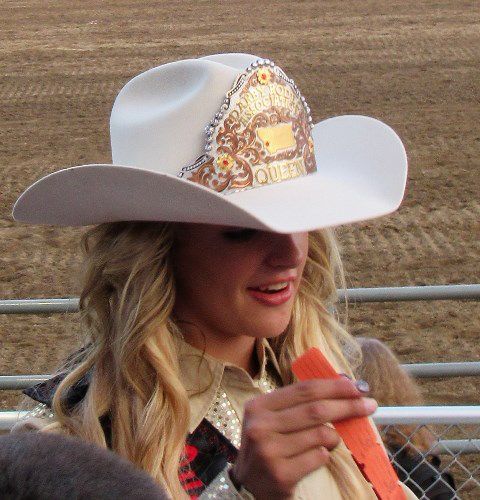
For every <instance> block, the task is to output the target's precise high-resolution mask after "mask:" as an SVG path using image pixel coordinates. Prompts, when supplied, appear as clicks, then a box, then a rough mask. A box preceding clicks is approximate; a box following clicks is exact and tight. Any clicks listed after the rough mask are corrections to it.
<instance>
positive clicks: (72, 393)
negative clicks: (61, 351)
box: [23, 373, 90, 408]
mask: <svg viewBox="0 0 480 500" xmlns="http://www.w3.org/2000/svg"><path fill="white" fill-rule="evenodd" d="M67 375H68V373H60V374H58V375H55V377H52V378H49V379H48V380H45V382H41V383H39V384H37V385H34V386H33V387H29V388H28V389H25V390H24V391H23V394H25V395H26V396H28V397H29V398H32V399H34V400H35V401H38V402H39V403H43V404H44V405H47V406H48V407H49V408H51V407H52V401H53V396H54V394H55V391H56V390H57V387H58V386H59V385H60V383H61V382H62V380H63V379H64V378H65V377H66V376H67ZM89 379H90V377H89V374H87V375H85V376H84V377H82V378H81V379H80V380H79V381H78V382H76V383H75V384H74V385H73V386H72V387H71V388H70V389H69V391H68V392H67V395H66V398H65V403H64V404H65V407H66V408H73V407H74V406H75V405H77V404H78V403H80V401H82V399H83V398H84V397H85V395H86V394H87V390H88V384H89Z"/></svg>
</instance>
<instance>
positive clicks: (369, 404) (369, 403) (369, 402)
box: [363, 398, 378, 413]
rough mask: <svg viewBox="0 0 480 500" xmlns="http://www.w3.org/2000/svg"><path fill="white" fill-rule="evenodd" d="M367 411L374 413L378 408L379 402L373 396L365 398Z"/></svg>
mask: <svg viewBox="0 0 480 500" xmlns="http://www.w3.org/2000/svg"><path fill="white" fill-rule="evenodd" d="M363 402H364V404H365V410H366V411H367V413H373V412H374V411H375V410H376V409H377V408H378V403H377V402H376V401H375V400H374V399H372V398H363Z"/></svg>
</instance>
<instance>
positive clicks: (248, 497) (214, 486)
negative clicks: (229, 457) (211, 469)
mask: <svg viewBox="0 0 480 500" xmlns="http://www.w3.org/2000/svg"><path fill="white" fill-rule="evenodd" d="M231 467H232V465H231V464H228V465H227V466H226V467H225V468H224V469H223V470H222V472H220V474H218V476H217V477H216V478H215V479H214V480H213V481H212V482H211V483H210V484H209V485H208V487H207V489H206V490H205V491H204V492H203V493H202V495H201V496H200V498H221V499H223V500H235V499H237V500H238V499H241V500H254V497H253V495H252V494H251V493H250V492H248V491H247V490H246V489H245V488H241V490H240V491H238V490H237V489H236V488H235V485H234V484H233V483H232V481H231V479H230V476H229V474H228V471H229V470H230V468H231Z"/></svg>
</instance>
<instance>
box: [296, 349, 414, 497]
mask: <svg viewBox="0 0 480 500" xmlns="http://www.w3.org/2000/svg"><path fill="white" fill-rule="evenodd" d="M292 371H293V373H294V374H295V375H296V376H297V377H298V379H299V380H310V379H314V378H320V379H334V378H340V377H341V375H339V374H338V373H337V372H336V371H335V370H334V369H333V367H332V365H331V364H330V363H329V362H328V360H327V358H326V357H325V356H324V355H323V354H322V353H321V352H320V351H319V350H318V349H316V348H314V347H312V348H311V349H309V350H308V351H307V352H306V353H305V354H303V355H302V356H300V357H299V358H298V359H296V360H295V361H294V362H293V364H292ZM333 426H334V427H335V430H336V431H337V432H338V435H339V436H340V437H341V438H342V440H343V442H344V443H345V445H346V447H347V448H348V449H349V450H350V452H351V454H352V457H353V459H354V460H355V462H356V464H357V465H358V468H359V469H360V471H361V472H362V474H363V475H364V477H365V479H366V480H367V481H368V482H369V483H370V484H371V485H372V487H373V490H374V491H375V494H376V495H377V497H378V498H379V499H380V500H405V499H406V498H407V497H406V495H405V492H404V491H403V489H402V487H401V486H400V484H399V482H398V477H397V475H396V474H395V471H394V470H393V467H392V465H391V463H390V460H389V459H388V456H387V454H386V453H385V450H384V448H383V447H382V445H381V444H380V443H379V442H378V441H377V436H376V434H375V432H374V430H373V429H372V426H371V425H370V422H369V420H368V418H367V417H358V418H349V419H347V420H342V421H340V422H333Z"/></svg>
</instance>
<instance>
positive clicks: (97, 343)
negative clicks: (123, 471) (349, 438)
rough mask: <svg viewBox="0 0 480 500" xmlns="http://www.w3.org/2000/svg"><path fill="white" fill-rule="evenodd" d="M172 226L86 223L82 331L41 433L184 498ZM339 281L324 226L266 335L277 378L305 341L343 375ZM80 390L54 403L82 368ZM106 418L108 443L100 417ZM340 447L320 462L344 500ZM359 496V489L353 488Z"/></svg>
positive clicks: (184, 401) (349, 345) (287, 376)
mask: <svg viewBox="0 0 480 500" xmlns="http://www.w3.org/2000/svg"><path fill="white" fill-rule="evenodd" d="M173 242H174V225H173V224H171V223H160V222H115V223H105V224H101V225H99V226H95V227H94V228H92V229H89V230H88V231H87V232H86V233H85V235H84V237H83V239H82V247H83V250H84V253H85V264H84V278H83V279H84V281H83V291H82V293H81V296H80V312H81V328H82V330H83V331H84V332H85V334H86V337H87V339H88V346H87V348H86V349H85V350H83V351H82V353H81V354H80V356H79V358H78V359H77V360H74V368H73V370H71V371H70V373H69V374H68V375H67V376H66V377H65V379H64V380H63V381H62V383H61V384H60V386H59V387H58V389H57V391H56V393H55V396H54V398H53V411H54V414H55V421H54V422H53V423H52V424H50V425H48V426H46V427H45V428H44V430H45V431H57V432H64V433H67V434H71V435H76V436H79V437H81V438H83V439H85V440H87V441H90V442H92V443H94V444H97V445H98V446H101V447H106V446H107V445H110V446H111V448H112V449H113V451H115V452H117V453H118V454H120V455H121V456H123V457H125V458H127V459H129V460H130V461H132V462H133V463H134V464H136V465H137V466H138V467H139V468H141V469H143V470H145V471H147V472H148V473H149V474H151V476H153V478H154V479H155V480H156V481H157V482H158V483H159V484H161V485H162V486H163V487H165V488H166V490H167V491H168V492H169V494H170V495H172V496H173V497H174V498H182V497H185V498H186V494H185V493H184V492H183V489H182V486H181V484H180V481H179V479H178V466H179V463H180V460H181V457H182V453H183V449H184V445H185V438H186V436H187V432H188V423H189V414H190V412H189V403H188V396H187V393H186V390H185V388H184V387H183V385H182V382H181V379H180V369H179V360H178V352H179V347H178V342H179V341H180V340H181V330H180V328H179V327H178V326H177V325H176V324H175V322H174V320H173V318H172V311H173V306H174V302H175V282H174V276H173V272H172V268H173V266H172V264H171V258H172V252H171V249H172V246H173ZM336 275H339V276H340V277H341V278H342V284H343V273H342V270H341V262H340V257H339V252H338V248H337V245H336V242H335V238H334V235H333V232H332V231H331V230H319V231H314V232H312V233H310V235H309V254H308V258H307V262H306V265H305V270H304V274H303V278H302V282H301V286H300V290H299V293H298V295H297V297H296V300H295V304H294V309H293V314H292V318H291V321H290V324H289V326H288V328H287V330H286V331H285V333H284V334H282V335H281V336H280V337H279V338H276V339H272V340H271V341H270V342H271V345H272V348H273V349H274V351H275V353H276V355H277V357H278V360H279V364H280V367H281V371H282V373H281V375H282V378H283V379H284V381H285V383H290V382H293V381H294V379H293V376H292V374H291V371H290V364H291V362H292V361H293V359H295V358H296V357H297V356H299V355H301V354H302V353H303V352H305V350H307V349H308V348H310V347H313V346H316V347H320V348H321V349H322V350H323V351H324V352H326V354H327V356H328V357H329V358H330V359H331V361H332V362H333V364H334V365H335V366H336V368H337V369H342V371H344V372H346V373H351V368H350V366H351V363H352V360H353V361H356V355H357V353H358V347H357V344H356V342H355V341H354V340H353V338H352V337H350V335H349V334H348V333H347V332H346V331H345V330H344V329H343V328H342V327H341V326H340V323H339V322H338V320H337V319H336V318H335V316H334V314H333V313H332V307H333V305H334V303H335V301H336V282H335V277H336ZM87 373H88V374H89V389H88V392H87V395H86V397H85V398H84V399H83V400H82V401H81V402H80V403H79V404H77V405H76V406H75V407H74V408H73V409H67V408H65V406H64V404H63V401H64V400H65V396H66V394H67V393H68V391H69V389H70V388H71V387H72V386H73V385H74V384H75V383H76V382H78V381H79V380H80V379H81V378H82V377H84V376H85V375H86V374H87ZM105 416H108V417H109V420H110V424H111V442H110V443H108V444H107V438H106V435H105V432H104V428H103V427H102V418H103V417H105ZM344 455H345V451H342V450H341V449H338V448H337V449H335V450H334V451H333V452H332V454H331V457H332V458H331V461H330V463H329V464H328V467H329V468H330V470H331V472H332V474H333V476H334V478H335V480H336V481H337V484H339V487H340V490H341V492H342V496H343V497H344V498H353V497H354V495H357V493H358V492H356V491H355V490H354V488H353V487H352V486H351V485H350V484H349V482H348V480H347V478H348V471H346V470H345V467H346V464H347V463H351V459H350V461H349V457H347V456H344ZM357 496H358V495H357Z"/></svg>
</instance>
